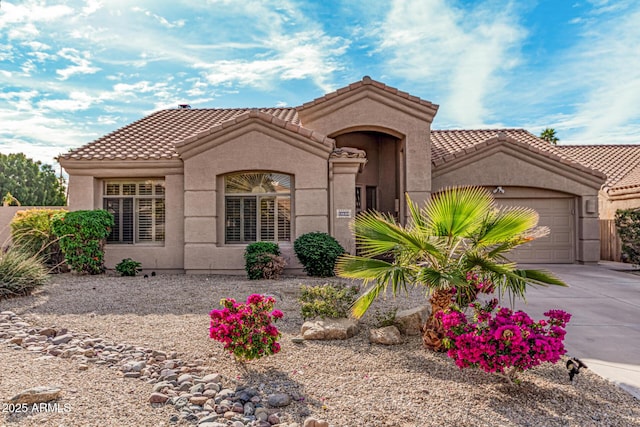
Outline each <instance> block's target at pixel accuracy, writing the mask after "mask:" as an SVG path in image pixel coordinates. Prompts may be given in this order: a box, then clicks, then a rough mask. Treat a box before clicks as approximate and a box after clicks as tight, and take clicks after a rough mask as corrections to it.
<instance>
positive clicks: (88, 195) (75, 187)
mask: <svg viewBox="0 0 640 427" xmlns="http://www.w3.org/2000/svg"><path fill="white" fill-rule="evenodd" d="M68 188H69V190H68V191H69V200H68V201H67V206H68V207H69V210H71V211H77V210H92V209H102V188H101V186H100V183H99V182H98V180H97V179H95V178H94V177H93V176H87V175H71V174H69V184H68Z"/></svg>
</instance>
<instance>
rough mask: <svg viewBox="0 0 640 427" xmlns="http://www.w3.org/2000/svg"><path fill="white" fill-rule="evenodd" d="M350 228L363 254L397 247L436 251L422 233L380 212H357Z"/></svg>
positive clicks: (380, 252)
mask: <svg viewBox="0 0 640 427" xmlns="http://www.w3.org/2000/svg"><path fill="white" fill-rule="evenodd" d="M352 229H353V231H354V233H355V236H356V241H357V242H358V246H359V248H360V252H361V254H362V255H363V256H368V257H375V256H378V255H383V254H386V253H388V252H393V251H395V250H396V249H398V247H401V248H402V249H403V250H408V251H411V252H426V253H437V252H438V249H437V248H436V247H435V246H434V245H433V244H432V243H431V242H429V240H428V239H427V238H425V237H426V236H424V235H423V234H422V233H420V232H417V231H411V230H407V229H406V228H404V227H402V226H401V225H398V224H396V222H395V220H394V219H393V218H391V217H389V216H386V215H384V214H381V213H377V212H363V213H361V214H358V216H357V217H356V218H355V220H354V222H353V223H352Z"/></svg>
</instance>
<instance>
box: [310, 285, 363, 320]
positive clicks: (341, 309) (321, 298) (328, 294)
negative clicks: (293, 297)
mask: <svg viewBox="0 0 640 427" xmlns="http://www.w3.org/2000/svg"><path fill="white" fill-rule="evenodd" d="M301 291H302V293H301V294H300V298H299V302H300V305H301V307H300V311H301V313H302V318H303V319H305V320H306V319H311V318H314V317H321V318H323V319H324V318H330V319H337V318H340V317H348V315H349V309H350V307H351V305H352V304H353V303H354V301H355V300H356V296H357V295H358V292H359V290H358V287H357V286H347V285H345V284H343V283H326V284H324V285H320V286H305V285H303V286H302V287H301Z"/></svg>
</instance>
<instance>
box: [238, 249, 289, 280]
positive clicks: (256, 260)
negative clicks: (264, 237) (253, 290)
mask: <svg viewBox="0 0 640 427" xmlns="http://www.w3.org/2000/svg"><path fill="white" fill-rule="evenodd" d="M244 261H245V264H244V269H245V271H246V272H247V276H248V277H249V280H258V279H277V278H278V277H280V275H281V274H282V271H283V270H284V266H285V265H286V263H285V261H284V258H282V257H281V256H280V247H279V246H278V244H277V243H273V242H255V243H251V244H249V245H247V248H246V249H245V251H244Z"/></svg>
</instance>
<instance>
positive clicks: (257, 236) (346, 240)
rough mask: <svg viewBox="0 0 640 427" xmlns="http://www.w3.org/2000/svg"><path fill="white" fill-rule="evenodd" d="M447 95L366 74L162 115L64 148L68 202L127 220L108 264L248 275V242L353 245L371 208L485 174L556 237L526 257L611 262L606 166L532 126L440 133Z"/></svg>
mask: <svg viewBox="0 0 640 427" xmlns="http://www.w3.org/2000/svg"><path fill="white" fill-rule="evenodd" d="M437 109H438V106H437V105H434V104H432V103H431V102H428V101H425V100H422V99H420V98H418V97H415V96H412V95H409V94H408V93H406V92H402V91H399V90H397V89H395V88H391V87H388V86H386V85H384V84H383V83H380V82H377V81H374V80H371V79H370V78H369V77H365V78H364V79H363V80H362V81H358V82H356V83H353V84H351V85H349V86H347V87H345V88H342V89H339V90H337V91H336V92H332V93H330V94H327V95H325V96H323V97H321V98H318V99H316V100H313V101H311V102H309V103H306V104H304V105H302V106H300V107H296V108H267V109H189V108H179V109H172V110H163V111H158V112H156V113H153V114H151V115H149V116H147V117H145V118H143V119H141V120H138V121H136V122H134V123H132V124H130V125H128V126H125V127H123V128H121V129H119V130H117V131H115V132H113V133H111V134H108V135H105V136H103V137H102V138H99V139H98V140H96V141H94V142H92V143H90V144H88V145H85V146H83V147H81V148H78V149H76V150H74V151H72V152H70V153H67V154H64V155H62V156H60V158H59V160H60V163H61V165H62V166H63V167H64V168H65V170H66V171H67V173H68V174H69V207H70V209H72V210H77V209H96V208H105V209H108V210H109V211H110V212H112V213H113V214H114V217H115V220H116V225H115V227H114V229H113V230H112V233H111V235H110V236H109V239H108V244H107V247H106V255H107V266H109V267H113V266H114V265H115V264H116V263H117V262H119V261H120V260H122V259H123V258H133V259H136V260H138V261H141V262H142V265H143V267H144V268H147V269H158V270H161V269H163V270H167V271H184V272H187V273H208V272H217V273H238V272H241V271H242V270H243V267H244V260H243V256H242V254H243V251H244V248H245V246H246V244H247V243H249V242H253V241H259V240H268V241H276V242H278V243H279V244H280V247H281V249H282V252H283V254H284V255H285V257H287V259H288V261H289V263H290V266H292V267H293V268H299V267H300V266H299V264H297V263H296V261H295V256H294V255H293V250H292V245H293V241H294V240H295V239H296V237H298V236H300V235H301V234H304V233H307V232H311V231H322V232H328V233H330V234H332V235H333V236H335V237H336V238H337V239H338V240H339V241H340V242H341V243H342V245H343V246H344V247H345V249H346V250H348V251H350V252H353V251H354V250H355V242H354V239H353V236H352V233H351V231H350V229H349V224H350V222H351V221H352V219H353V217H354V215H355V214H356V213H357V212H359V211H362V210H366V209H376V210H379V211H383V212H387V213H389V214H391V215H394V216H395V217H396V218H398V220H399V221H401V222H405V221H406V219H407V209H406V203H405V199H404V194H408V195H409V196H410V197H411V198H412V199H413V200H414V201H415V202H418V203H420V204H422V203H423V202H424V201H426V200H427V199H428V198H429V197H430V196H431V194H432V193H434V192H437V191H440V190H442V189H444V188H446V187H448V186H453V185H482V186H486V187H487V188H489V189H490V190H491V191H493V192H494V194H495V195H496V197H497V198H498V199H499V201H500V203H502V204H505V205H525V206H531V207H533V208H535V209H536V210H538V211H539V213H540V223H541V225H547V226H549V227H550V228H551V234H550V235H549V236H548V237H545V238H542V239H539V240H538V241H534V242H531V243H529V244H527V245H526V247H525V248H523V249H521V250H519V251H518V252H517V253H515V254H514V255H515V258H516V259H517V260H518V261H520V262H562V263H573V262H581V263H590V262H597V261H598V260H599V235H598V191H599V190H600V188H601V186H602V184H603V183H604V181H605V176H604V174H602V173H601V172H598V171H596V170H594V169H592V168H589V167H587V166H584V165H583V164H581V163H578V162H577V161H575V160H572V159H571V157H569V156H567V155H565V154H563V152H562V151H561V150H558V149H557V148H556V147H553V146H551V145H549V144H548V143H546V142H544V141H542V140H540V139H539V138H537V137H535V136H533V135H531V134H530V133H528V132H526V131H524V130H518V129H503V130H466V131H431V123H432V121H433V117H434V116H435V114H436V112H437Z"/></svg>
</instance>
